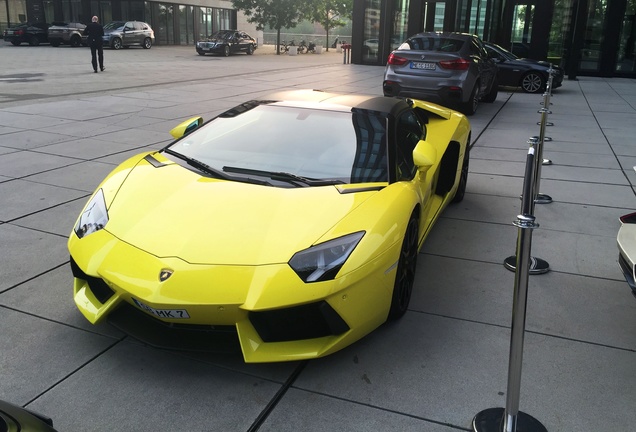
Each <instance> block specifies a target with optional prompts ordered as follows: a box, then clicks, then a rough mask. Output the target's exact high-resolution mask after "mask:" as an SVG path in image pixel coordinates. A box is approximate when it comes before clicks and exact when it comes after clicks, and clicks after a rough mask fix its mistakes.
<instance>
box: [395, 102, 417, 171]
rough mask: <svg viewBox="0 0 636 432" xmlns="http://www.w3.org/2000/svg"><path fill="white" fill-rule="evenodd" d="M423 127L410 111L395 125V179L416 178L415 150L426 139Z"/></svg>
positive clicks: (401, 116)
mask: <svg viewBox="0 0 636 432" xmlns="http://www.w3.org/2000/svg"><path fill="white" fill-rule="evenodd" d="M423 131H424V129H423V126H422V123H420V121H419V119H418V118H417V116H416V115H415V113H413V111H411V110H409V111H406V112H404V113H403V114H401V115H400V117H398V119H397V121H396V124H395V133H396V136H395V144H396V147H395V179H396V180H397V181H400V180H411V179H412V178H413V177H414V176H415V172H416V170H417V169H416V167H415V163H414V162H413V150H415V146H416V145H417V143H419V142H420V140H421V139H422V138H423V137H424V134H423Z"/></svg>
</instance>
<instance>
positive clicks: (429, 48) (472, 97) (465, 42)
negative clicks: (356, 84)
mask: <svg viewBox="0 0 636 432" xmlns="http://www.w3.org/2000/svg"><path fill="white" fill-rule="evenodd" d="M382 88H383V91H384V95H385V96H404V97H413V98H417V99H424V100H427V101H430V102H435V103H439V104H441V105H444V106H449V107H451V108H455V109H458V110H460V111H462V112H463V113H465V114H467V115H471V114H474V113H475V111H476V110H477V104H478V103H479V101H480V100H482V101H484V102H494V101H495V99H497V91H498V86H497V65H496V64H495V63H494V61H493V60H492V59H490V58H489V57H488V53H487V52H486V49H485V48H484V44H483V42H482V41H481V39H479V37H477V36H475V35H471V34H466V33H441V32H427V33H419V34H416V35H414V36H411V37H410V38H408V39H407V40H406V41H405V42H404V43H403V44H402V45H400V46H399V47H398V49H397V50H395V51H393V52H392V53H391V54H390V55H389V59H388V61H387V65H386V70H385V72H384V83H383V85H382Z"/></svg>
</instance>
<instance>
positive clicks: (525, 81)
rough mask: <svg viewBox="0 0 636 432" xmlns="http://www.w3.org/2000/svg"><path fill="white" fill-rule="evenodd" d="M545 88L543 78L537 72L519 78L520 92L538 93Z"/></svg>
mask: <svg viewBox="0 0 636 432" xmlns="http://www.w3.org/2000/svg"><path fill="white" fill-rule="evenodd" d="M544 88H545V78H543V76H542V75H541V74H540V73H538V72H532V71H531V72H528V73H526V74H525V75H524V76H523V77H521V90H523V91H524V92H526V93H539V92H541V91H542V90H543V89H544Z"/></svg>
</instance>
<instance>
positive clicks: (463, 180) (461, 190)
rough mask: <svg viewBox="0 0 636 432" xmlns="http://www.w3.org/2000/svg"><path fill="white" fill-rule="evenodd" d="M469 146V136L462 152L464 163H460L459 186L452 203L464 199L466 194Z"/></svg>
mask: <svg viewBox="0 0 636 432" xmlns="http://www.w3.org/2000/svg"><path fill="white" fill-rule="evenodd" d="M469 145H470V136H469V137H468V142H467V143H466V151H465V152H464V161H463V162H462V170H461V172H460V174H459V185H458V186H457V190H456V191H455V195H454V196H453V200H452V202H454V203H458V202H461V201H462V200H463V199H464V195H465V194H466V185H467V184H468V165H469V163H470V150H469V149H468V146H469Z"/></svg>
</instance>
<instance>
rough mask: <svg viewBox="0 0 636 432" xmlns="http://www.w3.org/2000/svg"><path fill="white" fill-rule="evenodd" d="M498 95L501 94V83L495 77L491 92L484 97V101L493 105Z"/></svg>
mask: <svg viewBox="0 0 636 432" xmlns="http://www.w3.org/2000/svg"><path fill="white" fill-rule="evenodd" d="M497 94H499V81H498V80H497V77H496V76H495V78H494V79H493V80H492V84H491V86H490V91H489V92H488V94H487V95H486V96H484V98H483V101H484V102H486V103H493V102H494V101H495V100H497Z"/></svg>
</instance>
